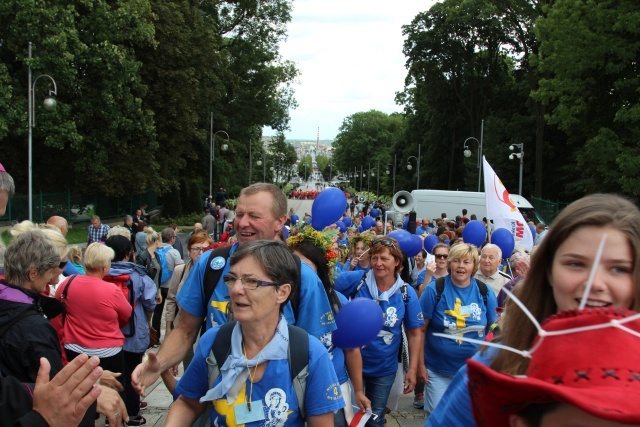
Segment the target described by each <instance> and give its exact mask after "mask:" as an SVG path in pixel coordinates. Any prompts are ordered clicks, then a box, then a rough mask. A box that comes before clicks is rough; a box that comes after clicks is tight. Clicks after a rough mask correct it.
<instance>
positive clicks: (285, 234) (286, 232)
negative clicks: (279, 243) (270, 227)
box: [282, 227, 289, 240]
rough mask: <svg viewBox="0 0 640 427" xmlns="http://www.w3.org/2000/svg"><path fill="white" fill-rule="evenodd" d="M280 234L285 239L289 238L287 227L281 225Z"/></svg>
mask: <svg viewBox="0 0 640 427" xmlns="http://www.w3.org/2000/svg"><path fill="white" fill-rule="evenodd" d="M282 236H284V239H285V240H287V239H288V238H289V229H288V228H287V227H282Z"/></svg>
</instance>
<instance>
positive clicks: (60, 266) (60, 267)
mask: <svg viewBox="0 0 640 427" xmlns="http://www.w3.org/2000/svg"><path fill="white" fill-rule="evenodd" d="M68 262H69V261H60V264H59V265H58V268H59V269H61V270H62V269H64V268H65V267H66V266H67V263H68Z"/></svg>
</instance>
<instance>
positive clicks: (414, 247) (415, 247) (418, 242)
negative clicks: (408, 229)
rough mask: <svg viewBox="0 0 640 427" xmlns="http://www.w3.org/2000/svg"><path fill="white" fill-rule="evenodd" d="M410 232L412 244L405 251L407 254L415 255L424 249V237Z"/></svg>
mask: <svg viewBox="0 0 640 427" xmlns="http://www.w3.org/2000/svg"><path fill="white" fill-rule="evenodd" d="M409 234H410V236H411V245H410V246H409V247H408V248H407V249H405V250H404V251H405V252H406V253H407V256H410V257H414V256H416V255H418V254H419V253H420V251H421V250H422V238H421V237H420V236H418V235H417V234H411V233H409Z"/></svg>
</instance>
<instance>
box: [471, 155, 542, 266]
mask: <svg viewBox="0 0 640 427" xmlns="http://www.w3.org/2000/svg"><path fill="white" fill-rule="evenodd" d="M482 163H483V166H484V194H485V197H486V199H487V218H488V219H492V220H493V227H494V230H495V229H498V228H506V229H507V230H509V231H510V232H511V234H512V235H513V238H514V240H515V243H516V245H521V246H523V247H524V248H525V249H526V250H529V251H530V250H531V249H532V248H533V236H532V235H531V230H530V229H529V225H528V224H527V223H526V222H525V220H524V217H523V216H522V214H521V213H520V211H519V210H518V207H517V206H516V204H515V203H514V202H513V200H511V197H510V196H509V192H508V191H507V189H506V188H505V187H504V185H503V184H502V181H500V178H498V175H496V173H495V172H494V171H493V168H492V167H491V166H490V165H489V162H487V159H486V158H485V157H484V156H482ZM503 255H504V256H505V257H509V256H510V255H509V254H503Z"/></svg>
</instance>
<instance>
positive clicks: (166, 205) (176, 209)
mask: <svg viewBox="0 0 640 427" xmlns="http://www.w3.org/2000/svg"><path fill="white" fill-rule="evenodd" d="M160 203H161V204H162V214H163V215H164V216H167V217H177V216H180V215H182V202H181V200H180V191H178V190H173V191H169V192H167V193H164V195H163V196H162V198H161V200H160Z"/></svg>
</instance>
